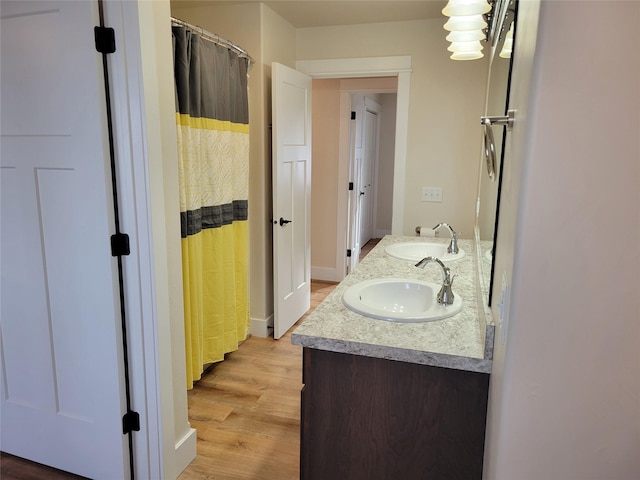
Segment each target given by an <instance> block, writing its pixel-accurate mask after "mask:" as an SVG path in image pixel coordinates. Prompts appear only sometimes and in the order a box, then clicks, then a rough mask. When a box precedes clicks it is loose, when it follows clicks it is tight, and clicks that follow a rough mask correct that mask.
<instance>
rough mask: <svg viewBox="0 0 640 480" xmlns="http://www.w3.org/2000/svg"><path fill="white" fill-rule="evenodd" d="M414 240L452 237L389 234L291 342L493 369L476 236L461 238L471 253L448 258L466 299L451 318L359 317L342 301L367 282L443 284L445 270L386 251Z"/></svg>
mask: <svg viewBox="0 0 640 480" xmlns="http://www.w3.org/2000/svg"><path fill="white" fill-rule="evenodd" d="M413 241H415V242H420V241H429V242H438V243H445V244H448V243H449V239H447V238H437V237H436V238H420V237H407V236H391V235H389V236H386V237H385V238H383V239H382V240H381V241H380V243H379V244H378V245H377V246H376V247H375V248H374V249H373V250H372V251H371V252H370V253H369V254H368V255H367V256H366V257H365V258H364V259H363V261H362V262H360V264H359V265H358V267H357V268H356V269H355V270H354V271H353V272H352V273H350V274H349V275H347V277H346V278H345V279H344V280H343V281H342V282H341V283H340V284H339V285H338V286H337V287H336V288H335V289H334V291H333V292H332V293H331V294H329V295H328V296H327V298H326V299H325V300H324V301H323V302H322V303H321V304H320V305H318V307H317V308H316V309H315V310H314V311H313V312H312V313H311V314H310V315H309V316H308V317H307V318H306V319H305V320H304V321H303V322H302V323H301V324H300V325H299V326H298V327H297V328H296V329H295V330H294V332H293V333H292V335H291V342H292V343H293V344H294V345H301V346H303V347H309V348H315V349H319V350H328V351H332V352H340V353H350V354H355V355H363V356H369V357H377V358H384V359H388V360H398V361H402V362H409V363H418V364H423V365H432V366H437V367H445V368H453V369H458V370H467V371H472V372H481V373H490V372H491V353H492V352H491V350H492V349H491V348H488V347H486V346H485V345H488V343H489V342H487V331H488V330H489V329H488V327H487V323H486V318H485V313H484V312H483V311H481V312H479V311H478V310H479V309H478V303H479V302H478V298H477V296H478V288H477V266H476V262H477V260H476V256H475V250H474V244H473V241H472V240H459V241H458V245H459V247H460V248H462V249H463V250H464V251H465V253H466V255H465V256H464V257H463V258H462V259H460V260H457V261H453V262H446V263H447V266H448V267H450V268H451V273H452V274H455V275H457V276H456V278H455V280H454V282H453V292H454V294H456V295H458V296H460V298H462V300H463V302H464V306H463V308H462V311H461V312H460V313H458V314H456V315H454V316H452V317H449V318H445V319H443V320H438V321H435V322H423V323H400V322H390V321H386V320H376V319H373V318H369V317H365V316H362V315H359V314H357V313H355V312H353V311H351V310H349V309H348V308H347V307H346V306H344V304H343V303H342V294H343V293H344V291H345V290H346V289H347V288H348V287H349V286H351V285H353V284H356V283H358V282H361V281H363V280H369V279H373V278H383V277H395V278H398V277H399V278H409V279H420V280H427V281H431V282H435V283H441V282H442V274H441V271H440V269H439V268H437V266H436V265H434V264H429V265H427V266H426V268H425V269H420V268H416V267H415V266H414V264H413V263H412V262H409V261H406V260H400V259H397V258H393V257H391V256H389V255H387V254H386V253H385V251H384V250H385V248H386V247H387V246H388V245H390V244H392V243H397V242H413ZM491 328H492V327H491ZM492 341H493V339H492V338H491V343H492Z"/></svg>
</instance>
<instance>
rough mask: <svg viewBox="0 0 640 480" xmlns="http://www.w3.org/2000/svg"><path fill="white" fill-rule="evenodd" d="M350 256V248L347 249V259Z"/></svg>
mask: <svg viewBox="0 0 640 480" xmlns="http://www.w3.org/2000/svg"><path fill="white" fill-rule="evenodd" d="M350 256H351V249H350V248H348V249H347V257H350Z"/></svg>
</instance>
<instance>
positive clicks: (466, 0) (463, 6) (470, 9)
mask: <svg viewBox="0 0 640 480" xmlns="http://www.w3.org/2000/svg"><path fill="white" fill-rule="evenodd" d="M490 10H491V5H489V2H487V0H449V2H448V3H447V6H446V7H444V8H443V9H442V14H443V15H446V16H447V17H453V16H458V15H477V14H483V13H487V12H488V11H490Z"/></svg>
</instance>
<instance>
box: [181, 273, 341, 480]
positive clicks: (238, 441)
mask: <svg viewBox="0 0 640 480" xmlns="http://www.w3.org/2000/svg"><path fill="white" fill-rule="evenodd" d="M334 288H335V284H334V283H325V282H317V281H313V282H312V283H311V310H310V311H309V312H311V311H313V309H314V308H315V307H316V306H317V305H318V304H319V303H320V302H321V301H322V300H323V299H324V298H325V297H326V296H327V295H328V294H329V293H330V292H331V291H332V290H333V289H334ZM308 314H309V313H307V314H306V315H308ZM306 315H305V317H306ZM303 319H304V317H303V318H302V319H301V320H300V321H302V320H303ZM292 330H293V329H292ZM301 387H302V349H301V348H300V347H298V346H296V345H292V344H291V330H290V331H289V333H287V334H286V335H284V336H283V337H282V338H281V339H280V340H273V338H257V337H250V338H248V339H247V340H246V341H245V342H244V343H243V344H242V345H241V346H240V348H239V349H238V350H237V351H236V352H233V353H230V354H229V355H228V356H227V358H226V359H225V361H224V362H221V363H218V364H216V365H214V366H213V367H212V368H211V369H210V370H209V371H208V372H207V373H206V374H205V375H204V376H203V378H202V379H201V380H200V381H199V382H198V383H197V384H196V385H194V388H193V389H192V390H190V391H189V392H188V400H189V420H190V422H191V426H192V427H194V428H196V429H197V431H198V454H197V457H196V459H195V460H194V461H193V462H192V463H191V464H190V465H189V466H188V467H187V469H186V470H185V471H184V472H183V473H182V475H180V477H179V479H180V480H195V479H225V480H227V479H228V480H235V479H265V480H268V479H274V480H287V479H297V478H299V465H300V454H299V451H300V389H301Z"/></svg>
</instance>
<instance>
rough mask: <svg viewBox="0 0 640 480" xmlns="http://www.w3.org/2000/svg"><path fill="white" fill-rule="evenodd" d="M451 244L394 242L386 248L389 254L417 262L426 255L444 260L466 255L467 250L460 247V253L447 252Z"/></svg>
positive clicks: (457, 258) (456, 258)
mask: <svg viewBox="0 0 640 480" xmlns="http://www.w3.org/2000/svg"><path fill="white" fill-rule="evenodd" d="M448 246H449V244H446V243H445V244H442V243H431V242H402V243H394V244H392V245H389V246H388V247H387V248H385V249H384V251H385V252H387V254H388V255H391V256H392V257H395V258H399V259H400V260H411V261H412V262H417V261H419V260H422V259H423V258H424V257H437V258H439V259H440V260H442V261H443V262H447V261H449V262H451V261H453V260H459V259H461V258H462V257H464V255H465V252H464V250H463V249H461V248H459V249H458V253H456V254H453V253H447V247H448Z"/></svg>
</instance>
